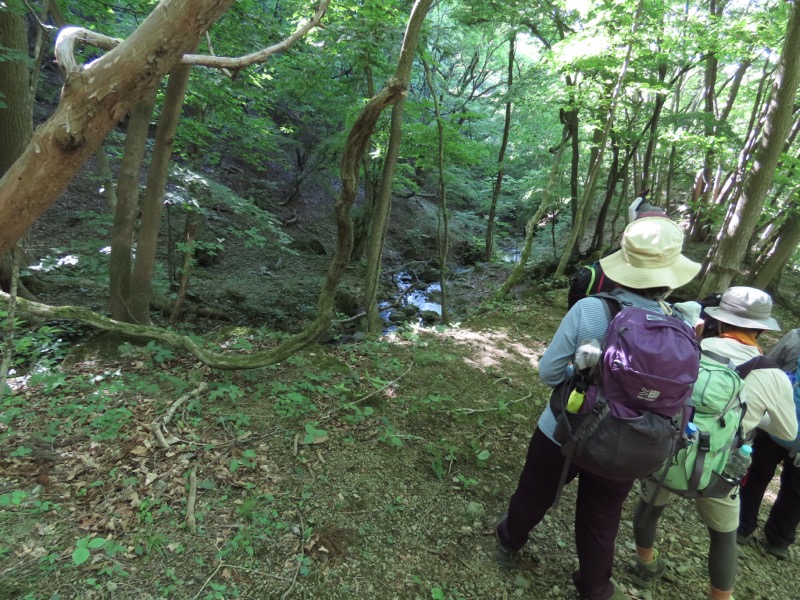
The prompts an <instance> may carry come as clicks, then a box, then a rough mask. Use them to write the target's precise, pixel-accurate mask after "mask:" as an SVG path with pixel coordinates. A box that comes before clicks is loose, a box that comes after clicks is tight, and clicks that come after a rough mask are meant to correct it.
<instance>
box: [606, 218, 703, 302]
mask: <svg viewBox="0 0 800 600" xmlns="http://www.w3.org/2000/svg"><path fill="white" fill-rule="evenodd" d="M682 249H683V231H681V228H680V227H678V224H677V223H675V222H674V221H671V220H669V219H665V218H663V217H644V218H641V219H637V220H635V221H633V222H632V223H631V224H630V225H628V226H627V227H626V228H625V231H624V232H623V234H622V245H621V248H620V249H619V250H618V251H617V252H614V253H613V254H610V255H608V256H606V257H605V258H601V259H600V266H601V267H603V271H605V272H606V274H607V275H608V276H609V277H610V278H611V279H613V280H614V281H616V282H617V283H619V284H620V285H624V286H625V287H629V288H633V289H638V290H643V289H646V288H654V287H669V288H672V289H674V288H679V287H681V286H682V285H685V284H687V283H689V282H690V281H691V280H692V279H694V277H695V275H697V274H698V273H699V272H700V263H696V262H694V261H692V260H689V259H688V258H686V257H685V256H683V254H681V250H682Z"/></svg>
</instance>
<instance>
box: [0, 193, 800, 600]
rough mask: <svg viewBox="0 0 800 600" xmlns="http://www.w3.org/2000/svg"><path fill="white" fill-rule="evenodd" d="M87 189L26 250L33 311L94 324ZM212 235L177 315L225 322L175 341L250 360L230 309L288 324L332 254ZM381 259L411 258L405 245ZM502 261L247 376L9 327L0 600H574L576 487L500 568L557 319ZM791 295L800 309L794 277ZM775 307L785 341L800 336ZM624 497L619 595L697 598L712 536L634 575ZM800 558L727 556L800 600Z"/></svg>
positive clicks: (92, 204)
mask: <svg viewBox="0 0 800 600" xmlns="http://www.w3.org/2000/svg"><path fill="white" fill-rule="evenodd" d="M76 185H81V184H80V183H78V184H76ZM83 185H84V186H85V187H84V188H79V189H77V190H75V191H74V192H73V193H69V194H67V195H66V197H65V198H64V199H62V201H61V202H60V205H59V207H58V210H54V211H52V212H51V213H48V218H47V219H45V220H44V221H42V222H41V223H39V224H37V227H36V228H35V229H34V232H33V235H32V239H31V240H30V242H29V247H30V248H31V249H32V253H33V254H34V257H35V258H39V259H41V260H40V264H41V265H45V266H47V269H44V270H43V271H42V272H41V274H42V279H43V280H45V282H46V283H47V285H45V286H44V287H43V288H41V290H40V297H41V300H42V301H45V302H51V303H54V304H79V305H83V306H88V307H91V308H95V309H96V310H99V311H101V312H102V311H103V310H104V307H105V305H106V303H107V299H106V298H105V297H104V292H103V290H105V289H106V287H105V285H106V275H105V274H104V272H103V262H102V260H101V259H100V258H98V257H99V256H102V254H98V248H102V247H103V246H104V245H105V243H106V242H105V241H104V240H103V239H102V233H101V232H102V231H104V226H102V223H101V220H102V214H101V213H102V201H101V199H98V198H97V197H96V196H94V197H92V196H91V190H90V186H89V185H86V184H85V183H84V184H83ZM98 201H100V202H101V205H100V206H98ZM304 206H307V207H315V206H318V204H316V203H313V202H308V203H303V202H301V203H300V204H299V205H298V206H295V207H294V209H293V210H296V211H298V212H301V216H300V223H301V227H302V228H303V229H302V231H303V232H305V233H306V234H309V233H310V234H313V235H314V236H318V237H319V238H320V239H322V240H323V242H324V245H327V246H330V244H331V240H330V239H329V238H326V237H325V236H324V233H325V231H326V230H325V226H324V220H321V219H319V218H318V216H317V215H314V216H313V217H312V216H310V215H303V214H302V211H301V210H300V209H302V208H303V207H304ZM408 208H409V210H408V211H407V213H406V212H403V207H402V206H400V207H398V209H399V211H397V212H396V215H397V216H396V217H395V218H394V219H393V227H394V228H395V229H396V232H397V236H399V237H402V236H404V235H405V237H406V238H408V237H414V236H416V239H417V240H418V241H421V240H424V239H426V238H425V235H423V234H424V232H419V231H416V230H413V227H414V223H415V222H416V221H414V220H411V219H412V218H417V217H418V209H419V208H421V207H420V206H409V207H408ZM220 214H221V215H226V214H227V213H224V212H223V213H220ZM404 214H408V215H409V220H408V221H404V220H403V218H402V216H403V215H404ZM87 215H90V216H91V218H89V217H87ZM226 218H229V217H226ZM311 223H321V225H320V227H319V228H318V229H312V228H311ZM208 224H209V225H208V233H209V235H210V236H212V237H211V238H210V239H221V238H222V237H226V238H227V239H228V241H227V242H226V250H225V252H224V253H223V254H222V256H221V257H220V260H219V262H218V263H217V264H215V265H213V266H211V267H210V268H208V269H197V270H195V271H193V273H192V276H193V279H192V285H191V286H190V289H191V290H192V291H193V294H194V295H193V296H192V297H191V298H190V300H191V301H193V302H195V303H196V304H197V305H200V306H204V305H212V306H216V307H218V308H219V309H221V310H222V311H223V312H226V313H228V314H229V315H231V316H232V317H233V322H231V321H221V322H220V321H211V320H204V319H202V318H195V319H194V320H192V321H191V322H187V323H183V324H180V323H179V324H178V325H176V328H177V329H178V330H179V331H182V332H184V333H187V334H189V335H192V336H195V338H196V339H197V340H198V341H200V340H202V343H205V344H207V345H208V346H209V347H213V348H218V349H221V350H222V351H225V352H231V353H249V352H254V351H258V350H264V349H268V348H270V347H272V346H274V345H275V344H276V343H278V341H279V340H281V339H283V337H284V336H286V335H288V334H287V333H286V332H285V331H283V330H279V328H278V327H274V326H266V325H246V324H241V325H240V324H238V323H237V322H236V321H237V320H240V319H241V317H242V316H243V315H244V316H249V317H251V319H252V320H254V321H256V322H257V323H258V322H262V323H268V322H269V323H272V324H282V326H283V327H285V328H286V329H289V330H290V329H296V328H297V327H298V326H299V324H301V323H302V322H303V321H304V320H307V319H308V318H309V317H310V316H311V315H313V304H314V294H315V291H314V290H315V289H316V287H317V286H318V282H319V281H320V279H321V276H322V275H321V274H322V273H324V269H325V268H326V266H327V260H328V259H327V257H326V256H312V255H309V254H308V253H303V252H300V253H294V254H291V253H290V254H287V253H285V252H284V253H281V254H280V255H278V254H270V252H268V251H265V250H264V249H263V248H261V249H256V250H253V249H250V250H248V249H247V248H246V247H245V245H244V244H238V245H237V244H235V243H232V240H235V239H236V238H235V236H231V235H229V229H226V228H228V227H229V225H230V221H224V220H222V218H221V217H220V216H219V215H217V214H216V213H214V214H211V215H210V216H209V218H208ZM245 226H246V224H245V225H242V227H245ZM294 227H295V230H290V231H289V233H290V234H292V235H294V234H296V233H297V232H298V230H297V226H296V225H295V226H294ZM226 232H227V233H226ZM213 236H216V237H213ZM93 237H97V238H98V239H97V240H95V239H93ZM395 239H397V238H395ZM390 243H391V242H390ZM423 251H424V250H423ZM387 253H388V254H389V255H390V256H391V257H392V258H393V259H394V260H395V261H402V260H405V259H404V258H403V255H402V253H401V252H399V251H398V246H397V245H395V246H393V247H391V248H389V249H387ZM43 257H44V258H43ZM423 258H424V257H423ZM510 267H511V265H507V264H498V263H495V264H490V265H486V264H484V265H476V266H475V267H474V268H472V269H469V270H467V271H465V272H462V273H461V274H460V275H459V277H458V278H457V279H456V280H455V281H454V282H453V285H452V288H451V294H452V297H453V302H454V304H455V307H456V310H455V311H454V314H455V315H456V317H457V320H458V321H459V322H458V323H457V324H454V325H453V326H451V327H447V328H445V327H441V326H439V327H435V328H418V327H416V326H411V325H406V326H404V327H401V328H400V329H399V330H398V331H396V332H394V333H393V334H390V335H388V336H384V337H382V338H380V339H378V340H373V341H362V342H359V343H352V337H351V336H348V335H344V336H341V337H337V336H335V335H334V336H333V338H332V339H331V340H329V341H328V342H327V343H325V344H320V345H314V346H310V347H307V348H306V349H305V350H303V351H301V352H299V353H298V354H296V355H294V356H292V357H291V358H290V359H288V360H286V361H284V362H283V363H280V364H278V365H274V366H271V367H265V368H261V369H255V370H249V371H220V370H213V369H210V368H208V367H205V366H203V365H202V364H200V363H198V362H197V361H196V360H195V359H193V358H192V357H190V356H187V355H185V354H183V353H181V352H179V351H177V350H174V349H172V348H169V347H167V346H164V345H161V344H158V343H155V342H152V341H151V342H148V343H140V344H132V343H130V341H125V340H122V339H119V338H117V337H113V336H110V335H107V334H106V335H102V334H99V333H98V332H95V331H91V330H89V329H87V328H86V327H84V326H81V325H80V324H78V323H74V322H66V321H57V322H49V323H29V324H26V326H24V327H21V328H19V329H18V331H17V341H16V346H15V357H14V359H15V363H14V365H13V366H14V368H15V370H16V373H14V375H13V376H12V378H11V379H10V380H9V384H10V387H11V390H12V394H11V395H9V396H6V397H5V398H3V399H2V400H0V600H11V599H22V598H28V599H34V598H35V599H56V598H76V599H83V598H86V599H94V598H124V599H155V598H176V599H192V600H194V599H215V598H217V599H229V598H252V599H264V598H269V599H273V598H274V599H281V600H283V599H289V598H306V599H311V598H320V599H331V600H333V599H342V600H345V599H351V598H352V599H361V598H363V599H373V598H381V599H383V598H392V599H402V600H404V599H421V600H428V599H431V600H436V599H442V600H444V599H448V600H456V599H507V598H530V599H562V598H574V595H575V593H574V588H573V586H572V584H571V579H570V576H571V573H572V571H573V570H574V569H575V568H576V565H577V562H576V558H575V549H574V541H573V535H572V520H573V519H572V515H573V512H572V508H573V506H574V486H568V487H567V488H566V489H565V494H564V499H563V500H562V508H561V510H560V511H559V512H556V513H553V514H550V515H548V516H547V517H546V518H545V520H544V522H543V523H542V524H541V526H539V527H538V528H537V529H536V530H535V531H534V532H533V535H532V538H531V541H530V543H529V544H528V547H527V548H526V550H525V553H524V558H525V560H524V561H523V563H522V566H521V567H520V568H519V569H517V570H513V571H505V570H502V569H501V568H500V567H498V566H497V564H496V563H495V561H494V537H493V528H494V524H495V523H496V522H497V520H498V519H499V517H500V516H501V515H502V513H503V512H504V511H505V509H506V506H507V502H508V499H509V497H510V495H511V493H512V492H513V490H514V487H515V485H516V480H517V477H518V475H519V472H520V470H521V468H522V464H523V461H524V459H525V453H526V449H527V444H528V440H529V438H530V434H531V433H532V431H533V428H534V426H535V423H536V419H537V417H538V415H539V413H540V412H541V410H542V409H543V407H544V406H545V403H546V402H547V399H548V395H549V394H548V389H547V388H546V387H545V386H544V385H542V384H541V383H540V382H539V380H538V378H537V376H536V367H537V360H538V357H539V356H540V355H541V352H542V351H543V349H544V348H545V346H546V344H547V343H548V341H549V340H550V339H551V337H552V335H553V333H554V331H555V329H556V327H557V326H558V323H559V321H560V320H561V318H562V317H563V315H564V313H565V312H566V289H564V288H563V287H559V286H555V285H553V284H552V282H550V283H548V282H541V281H540V282H532V281H528V282H526V283H525V284H524V285H521V286H519V288H520V289H517V290H515V292H514V293H513V294H512V295H511V297H509V298H508V299H507V300H506V301H503V302H492V301H490V300H488V298H490V297H491V294H492V293H493V292H494V290H496V289H497V287H498V286H499V284H500V283H502V281H503V280H504V277H505V276H506V275H507V273H508V271H509V269H510ZM48 269H49V270H48ZM70 269H72V270H70ZM62 272H63V273H62ZM346 285H347V284H346ZM783 286H784V287H783V290H782V291H783V296H785V297H787V298H796V297H797V292H798V286H797V278H796V276H795V275H794V274H792V273H789V274H787V276H785V278H784V283H783ZM776 312H777V316H778V318H779V320H780V322H781V323H782V325H783V326H784V329H789V328H791V327H796V326H798V324H800V323H799V322H798V315H797V313H796V312H793V310H789V309H786V310H785V309H784V308H782V307H777V310H776ZM776 340H777V337H775V336H773V337H771V338H769V340H768V343H767V346H769V345H770V344H771V343H774V342H775V341H776ZM773 491H774V490H773ZM771 498H772V496H768V500H767V502H769V501H770V499H771ZM633 505H634V498H633V497H632V499H629V501H628V503H627V504H626V508H625V515H624V519H623V523H622V527H621V531H620V536H619V538H618V543H617V549H616V558H617V560H616V567H615V577H616V579H617V580H618V581H619V583H620V584H621V586H622V588H623V589H624V590H625V592H626V593H627V594H628V596H629V598H631V599H636V600H658V599H673V598H674V599H677V598H681V599H697V600H702V599H703V598H705V589H706V586H707V575H706V567H705V561H706V549H707V543H708V542H707V534H706V532H705V531H704V530H703V528H702V527H701V525H700V524H699V521H698V520H697V518H696V517H695V516H694V511H693V508H692V506H691V505H690V504H689V503H687V502H674V503H672V504H671V505H670V507H669V508H668V509H667V510H666V512H665V515H664V517H663V519H662V522H661V530H660V539H659V541H658V546H659V548H660V549H661V550H662V555H663V556H664V557H665V559H666V561H667V563H668V565H669V569H668V571H667V576H666V577H665V579H664V580H663V581H661V582H659V583H658V585H657V587H656V588H655V589H650V590H643V589H639V588H637V587H636V586H635V585H634V584H633V582H632V580H631V579H630V577H629V574H628V567H629V564H630V562H631V560H632V556H633V541H632V533H631V516H632V510H633ZM765 510H766V509H765ZM797 560H800V556H798V555H797V553H796V552H793V554H792V556H791V558H790V560H789V561H785V562H779V561H777V560H775V559H774V558H772V557H769V556H766V555H763V554H762V553H760V551H759V550H758V549H757V548H755V547H747V548H742V549H741V552H740V572H739V579H738V582H737V587H736V597H737V598H738V599H739V600H741V599H742V598H745V599H756V600H797V598H798V597H800V594H798V592H797V590H798V589H800V570H798V569H797Z"/></svg>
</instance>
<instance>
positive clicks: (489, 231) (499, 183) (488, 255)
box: [483, 35, 517, 262]
mask: <svg viewBox="0 0 800 600" xmlns="http://www.w3.org/2000/svg"><path fill="white" fill-rule="evenodd" d="M516 40H517V38H516V35H514V36H512V37H511V40H510V41H509V44H508V94H509V95H510V94H511V87H512V85H513V83H514V52H515V48H516ZM511 110H512V103H511V99H510V98H509V99H508V101H507V102H506V118H505V122H504V125H503V140H502V142H500V153H499V154H498V156H497V177H496V178H495V182H494V188H493V189H492V202H491V204H490V205H489V221H488V223H487V224H486V251H485V254H484V257H483V258H484V260H485V261H486V262H489V261H491V260H492V251H493V249H494V220H495V216H496V215H497V201H498V199H499V198H500V190H501V189H502V187H503V175H504V174H505V166H504V164H503V163H504V161H505V159H506V148H507V147H508V136H509V132H510V131H511Z"/></svg>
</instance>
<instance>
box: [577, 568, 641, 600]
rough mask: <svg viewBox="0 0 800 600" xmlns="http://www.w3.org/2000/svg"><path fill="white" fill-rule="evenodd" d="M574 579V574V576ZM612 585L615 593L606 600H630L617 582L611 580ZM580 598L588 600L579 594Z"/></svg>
mask: <svg viewBox="0 0 800 600" xmlns="http://www.w3.org/2000/svg"><path fill="white" fill-rule="evenodd" d="M573 578H574V574H573ZM611 584H612V585H613V586H614V592H613V593H612V594H611V595H610V596H609V597H608V598H607V599H606V600H628V599H629V598H630V596H628V594H626V593H625V592H623V591H622V588H621V587H619V586H618V585H617V582H616V581H614V580H613V579H612V580H611ZM578 598H579V599H580V600H586V598H584V597H583V596H581V595H580V594H578Z"/></svg>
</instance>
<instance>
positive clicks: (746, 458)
mask: <svg viewBox="0 0 800 600" xmlns="http://www.w3.org/2000/svg"><path fill="white" fill-rule="evenodd" d="M752 453H753V447H752V446H748V445H747V444H745V445H744V446H742V447H741V448H739V449H738V450H737V451H736V452H732V453H731V455H730V458H728V464H727V465H725V473H724V475H725V478H726V479H727V480H728V481H731V482H735V483H739V482H740V481H741V480H742V478H743V477H744V475H745V473H747V469H749V468H750V463H752V462H753V457H752V456H750V455H751V454H752Z"/></svg>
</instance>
